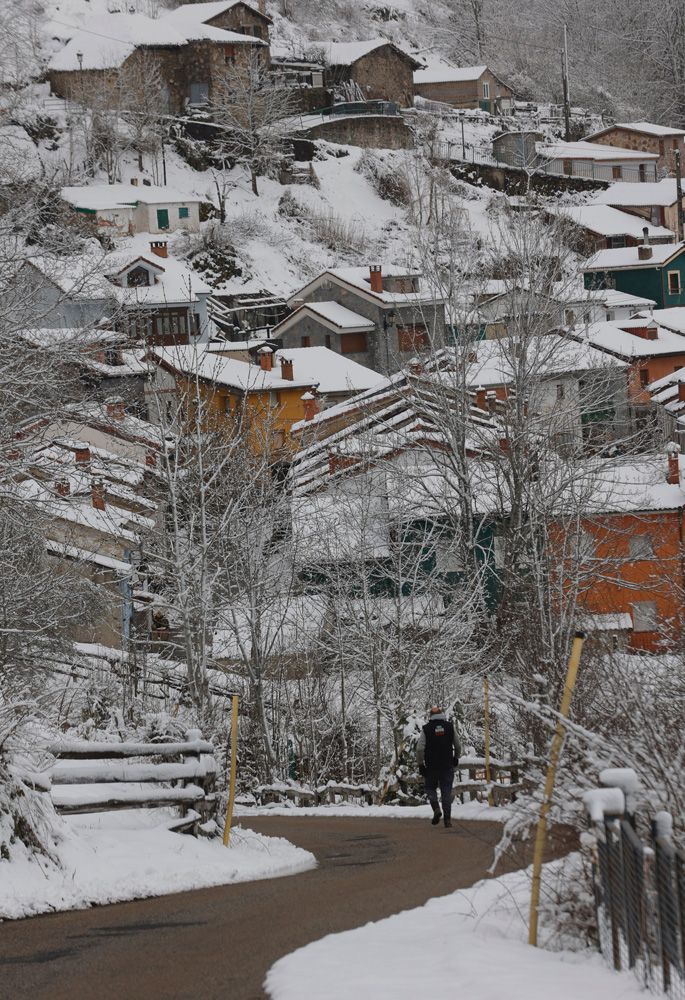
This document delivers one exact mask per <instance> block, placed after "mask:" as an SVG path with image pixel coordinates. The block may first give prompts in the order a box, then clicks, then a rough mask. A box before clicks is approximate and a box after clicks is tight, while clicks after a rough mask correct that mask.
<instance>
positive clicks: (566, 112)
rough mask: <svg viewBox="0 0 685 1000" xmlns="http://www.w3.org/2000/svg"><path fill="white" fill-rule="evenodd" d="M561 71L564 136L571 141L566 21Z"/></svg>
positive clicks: (567, 140)
mask: <svg viewBox="0 0 685 1000" xmlns="http://www.w3.org/2000/svg"><path fill="white" fill-rule="evenodd" d="M561 72H562V77H563V81H564V128H565V133H564V138H565V139H566V142H570V141H571V100H570V98H569V91H568V31H567V29H566V22H564V48H563V51H562V53H561Z"/></svg>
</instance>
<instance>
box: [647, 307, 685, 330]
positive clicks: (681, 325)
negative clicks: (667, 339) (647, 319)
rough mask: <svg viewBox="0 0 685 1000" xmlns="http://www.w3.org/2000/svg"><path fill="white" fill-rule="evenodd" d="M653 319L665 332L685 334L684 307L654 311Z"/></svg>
mask: <svg viewBox="0 0 685 1000" xmlns="http://www.w3.org/2000/svg"><path fill="white" fill-rule="evenodd" d="M652 316H653V318H654V319H655V320H656V322H657V323H658V324H659V326H662V327H664V328H665V329H666V330H672V331H673V332H674V333H682V334H685V306H673V308H671V309H655V310H654V311H653V312H652Z"/></svg>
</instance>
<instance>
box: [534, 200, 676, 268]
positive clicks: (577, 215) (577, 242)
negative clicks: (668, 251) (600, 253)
mask: <svg viewBox="0 0 685 1000" xmlns="http://www.w3.org/2000/svg"><path fill="white" fill-rule="evenodd" d="M633 186H634V187H639V186H640V185H633ZM545 214H546V216H547V217H548V218H551V219H553V220H557V221H558V222H559V223H560V224H561V226H562V230H563V231H564V236H565V238H566V240H567V242H568V243H569V245H570V246H571V247H572V248H573V249H575V250H577V251H578V252H579V253H582V254H583V255H584V256H588V255H590V254H592V253H595V252H596V251H597V250H610V249H612V248H613V247H635V246H637V245H638V243H642V241H643V239H645V237H646V238H647V239H648V240H649V242H650V243H651V244H660V243H674V242H675V234H674V233H673V231H672V230H670V229H666V228H665V227H664V226H653V225H652V224H651V223H649V222H647V221H646V220H645V219H638V218H636V217H635V216H634V215H630V214H629V213H628V212H622V211H621V210H620V209H618V208H612V207H611V206H610V205H563V206H561V207H552V206H550V207H549V208H547V210H546V213H545Z"/></svg>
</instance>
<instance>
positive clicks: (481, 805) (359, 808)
mask: <svg viewBox="0 0 685 1000" xmlns="http://www.w3.org/2000/svg"><path fill="white" fill-rule="evenodd" d="M235 814H236V816H266V815H268V816H366V817H367V818H369V819H422V820H426V819H429V818H430V817H431V816H432V815H433V810H432V809H431V807H430V806H429V805H425V806H363V805H358V804H356V803H352V802H338V803H336V805H323V806H296V805H294V804H293V803H285V802H279V803H270V804H269V805H265V806H236V810H235ZM509 816H510V812H509V810H508V809H506V808H505V807H502V806H489V805H487V803H485V802H465V803H464V804H463V805H460V804H459V803H457V802H455V803H453V805H452V819H453V820H467V819H468V820H474V819H481V820H490V821H492V822H493V823H503V822H504V821H505V820H507V819H509Z"/></svg>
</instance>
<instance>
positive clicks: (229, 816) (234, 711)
mask: <svg viewBox="0 0 685 1000" xmlns="http://www.w3.org/2000/svg"><path fill="white" fill-rule="evenodd" d="M237 762H238V695H237V694H233V695H231V778H230V783H229V786H228V803H227V805H226V822H225V823H224V847H228V844H229V841H230V839H231V823H232V822H233V806H234V805H235V772H236V765H237Z"/></svg>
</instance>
